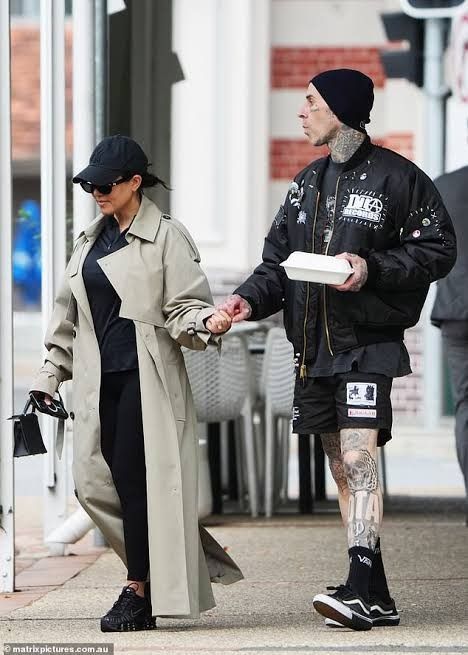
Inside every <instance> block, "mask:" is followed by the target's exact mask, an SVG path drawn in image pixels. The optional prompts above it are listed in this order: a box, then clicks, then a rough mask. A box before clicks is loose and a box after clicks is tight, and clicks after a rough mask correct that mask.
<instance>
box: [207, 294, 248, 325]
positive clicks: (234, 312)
mask: <svg viewBox="0 0 468 655" xmlns="http://www.w3.org/2000/svg"><path fill="white" fill-rule="evenodd" d="M216 309H217V310H219V311H224V312H227V313H228V314H229V316H230V317H231V318H232V322H233V323H240V321H245V320H246V319H248V318H249V316H251V314H252V307H251V306H250V305H249V303H248V302H247V300H245V298H242V296H238V295H237V294H234V295H233V296H228V297H227V298H226V300H225V301H224V302H222V303H221V304H219V305H218V306H217V307H216Z"/></svg>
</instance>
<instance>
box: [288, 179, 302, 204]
mask: <svg viewBox="0 0 468 655" xmlns="http://www.w3.org/2000/svg"><path fill="white" fill-rule="evenodd" d="M303 196H304V180H303V181H302V183H301V186H300V187H299V184H298V183H297V182H291V184H290V185H289V202H290V203H291V205H292V206H293V207H300V206H301V201H302V197H303Z"/></svg>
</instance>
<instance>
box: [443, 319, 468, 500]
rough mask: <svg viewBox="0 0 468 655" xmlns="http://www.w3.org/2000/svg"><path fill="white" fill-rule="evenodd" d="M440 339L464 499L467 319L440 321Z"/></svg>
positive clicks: (467, 450)
mask: <svg viewBox="0 0 468 655" xmlns="http://www.w3.org/2000/svg"><path fill="white" fill-rule="evenodd" d="M441 329H442V339H443V342H444V347H445V351H446V353H447V359H448V363H449V369H450V378H451V382H452V391H453V397H454V401H455V441H456V446H457V457H458V463H459V464H460V468H461V472H462V474H463V478H464V481H465V489H466V493H467V500H468V321H444V322H443V323H442V325H441Z"/></svg>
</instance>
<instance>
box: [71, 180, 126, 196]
mask: <svg viewBox="0 0 468 655" xmlns="http://www.w3.org/2000/svg"><path fill="white" fill-rule="evenodd" d="M132 177H133V175H127V176H125V177H123V178H122V179H121V180H117V181H116V182H110V183H109V184H93V183H92V182H80V186H81V188H82V189H83V191H86V193H93V191H94V190H95V189H96V191H99V193H102V195H103V196H108V195H109V193H112V189H113V188H114V187H115V186H117V184H122V182H128V181H129V180H131V179H132Z"/></svg>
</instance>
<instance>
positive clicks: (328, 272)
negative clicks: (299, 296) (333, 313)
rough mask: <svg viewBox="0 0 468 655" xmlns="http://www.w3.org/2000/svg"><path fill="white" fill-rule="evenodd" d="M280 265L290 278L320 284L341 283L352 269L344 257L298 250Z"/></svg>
mask: <svg viewBox="0 0 468 655" xmlns="http://www.w3.org/2000/svg"><path fill="white" fill-rule="evenodd" d="M280 266H283V267H284V269H285V271H286V275H287V276H288V277H289V279H291V280H303V281H304V282H319V283H322V284H343V283H344V282H345V281H346V279H347V278H348V277H349V275H350V273H352V270H353V269H352V267H351V265H350V263H349V262H348V261H347V260H346V259H337V258H336V257H330V256H329V255H317V254H316V253H312V252H301V251H300V250H296V251H295V252H292V253H291V254H290V255H289V257H288V258H287V259H286V260H285V261H284V262H281V264H280Z"/></svg>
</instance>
